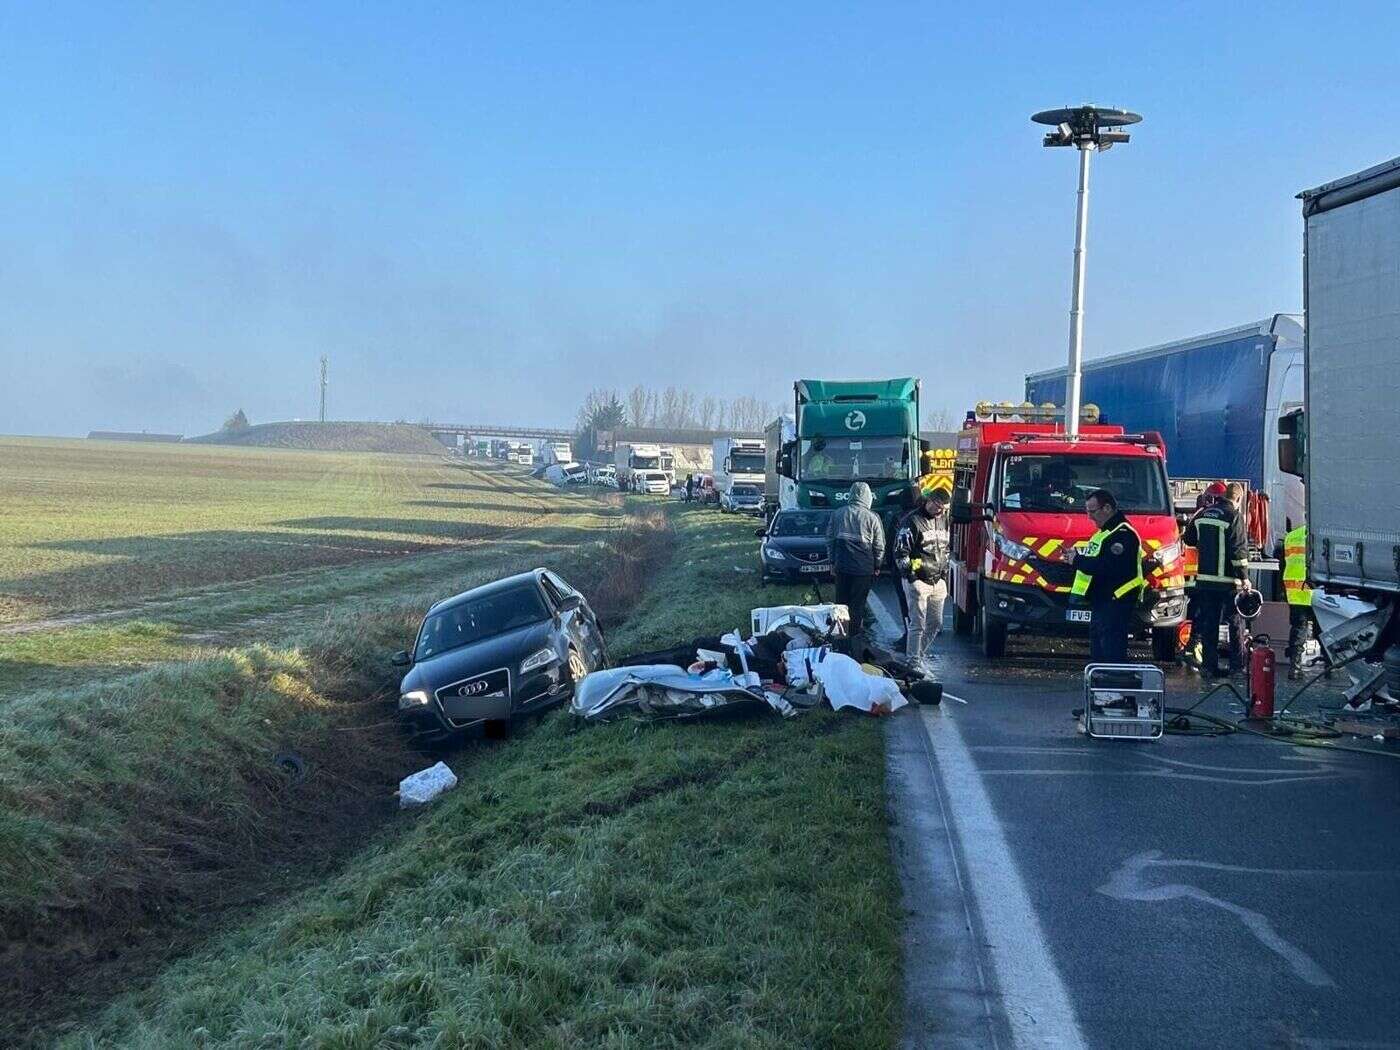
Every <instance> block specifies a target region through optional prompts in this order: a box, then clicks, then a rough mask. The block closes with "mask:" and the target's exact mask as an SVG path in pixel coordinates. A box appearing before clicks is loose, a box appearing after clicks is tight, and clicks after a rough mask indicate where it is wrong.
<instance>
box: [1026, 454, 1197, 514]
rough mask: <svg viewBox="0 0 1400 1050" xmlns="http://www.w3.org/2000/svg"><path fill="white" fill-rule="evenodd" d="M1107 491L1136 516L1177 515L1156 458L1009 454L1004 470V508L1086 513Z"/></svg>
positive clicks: (1120, 507)
mask: <svg viewBox="0 0 1400 1050" xmlns="http://www.w3.org/2000/svg"><path fill="white" fill-rule="evenodd" d="M1095 489H1107V490H1108V491H1109V492H1111V493H1113V498H1114V499H1116V500H1117V501H1118V507H1119V509H1120V510H1123V511H1124V512H1126V513H1130V514H1171V512H1172V510H1171V504H1170V502H1169V501H1168V499H1167V489H1166V483H1165V481H1164V479H1163V477H1162V466H1161V462H1160V461H1159V460H1157V459H1154V458H1152V457H1150V456H1090V455H1082V456H1081V455H1063V456H1009V457H1007V459H1006V462H1005V465H1004V466H1003V467H1002V479H1001V507H1002V509H1003V510H1025V511H1052V512H1058V513H1065V512H1075V511H1082V510H1083V509H1084V500H1085V498H1086V497H1087V496H1088V495H1089V493H1091V492H1093V491H1094V490H1095Z"/></svg>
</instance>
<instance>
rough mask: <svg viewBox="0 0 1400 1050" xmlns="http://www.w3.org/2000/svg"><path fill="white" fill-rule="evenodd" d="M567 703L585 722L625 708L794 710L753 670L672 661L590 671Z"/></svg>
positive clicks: (693, 712)
mask: <svg viewBox="0 0 1400 1050" xmlns="http://www.w3.org/2000/svg"><path fill="white" fill-rule="evenodd" d="M770 697H771V699H770ZM570 708H571V710H572V711H573V712H574V714H576V715H578V716H580V717H581V718H584V719H585V720H588V721H601V720H603V719H606V718H607V717H609V716H611V715H616V714H621V713H625V712H629V711H633V712H638V713H641V714H645V715H653V716H671V717H682V718H698V717H702V716H709V715H717V714H719V713H721V712H724V713H726V714H733V713H736V712H737V711H740V710H743V709H745V708H748V709H767V708H771V709H772V710H775V711H778V712H779V713H780V714H787V713H793V714H795V713H796V712H795V711H794V710H792V708H791V706H790V705H788V704H786V703H784V702H782V700H781V697H779V696H778V695H777V694H776V693H774V694H769V693H766V692H765V691H764V690H763V687H762V685H761V683H760V681H759V677H758V675H757V674H755V673H753V672H748V673H746V674H739V675H736V674H734V673H733V672H732V671H729V670H727V669H725V668H714V669H711V670H707V671H705V672H703V673H701V674H692V673H690V672H688V671H686V670H685V669H684V668H681V667H677V666H675V665H673V664H644V665H642V666H639V667H614V668H611V669H609V670H606V671H594V672H593V673H592V674H590V675H587V676H585V678H584V679H583V681H581V682H579V683H578V685H577V686H575V687H574V698H573V701H572V703H571V704H570Z"/></svg>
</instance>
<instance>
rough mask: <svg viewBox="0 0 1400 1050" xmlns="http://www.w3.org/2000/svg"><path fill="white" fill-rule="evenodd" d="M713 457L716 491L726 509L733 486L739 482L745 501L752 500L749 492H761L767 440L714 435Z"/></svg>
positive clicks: (712, 443) (712, 444)
mask: <svg viewBox="0 0 1400 1050" xmlns="http://www.w3.org/2000/svg"><path fill="white" fill-rule="evenodd" d="M710 448H711V452H712V454H713V457H714V479H715V491H716V493H717V494H718V496H717V498H718V499H719V501H720V506H721V508H723V509H729V501H727V500H726V497H731V496H732V495H733V492H734V486H736V485H738V486H740V490H741V492H743V493H745V502H746V503H747V502H749V501H750V497H749V495H748V493H750V492H753V493H761V492H762V491H763V483H764V474H763V472H764V463H763V453H764V442H763V439H762V438H733V437H723V438H715V439H714V441H713V442H711V446H710Z"/></svg>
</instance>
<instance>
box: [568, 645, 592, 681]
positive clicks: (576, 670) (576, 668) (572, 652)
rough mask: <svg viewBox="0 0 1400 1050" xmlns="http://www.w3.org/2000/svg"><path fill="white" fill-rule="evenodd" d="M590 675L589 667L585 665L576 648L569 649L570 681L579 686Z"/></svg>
mask: <svg viewBox="0 0 1400 1050" xmlns="http://www.w3.org/2000/svg"><path fill="white" fill-rule="evenodd" d="M587 674H588V665H587V664H586V663H584V661H583V657H582V656H581V655H579V651H578V650H577V649H574V648H572V647H571V648H570V649H569V681H571V682H572V683H573V684H574V685H578V684H579V682H581V681H583V679H584V677H585V676H586V675H587Z"/></svg>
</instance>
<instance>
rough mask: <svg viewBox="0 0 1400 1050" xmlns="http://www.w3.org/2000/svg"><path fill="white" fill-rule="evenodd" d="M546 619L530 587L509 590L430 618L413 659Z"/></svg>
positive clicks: (536, 596) (532, 588)
mask: <svg viewBox="0 0 1400 1050" xmlns="http://www.w3.org/2000/svg"><path fill="white" fill-rule="evenodd" d="M547 619H549V613H548V611H546V609H545V607H544V601H543V600H542V599H541V598H540V592H539V590H538V589H537V588H536V587H535V586H534V584H525V585H523V586H520V587H512V588H511V589H510V590H508V591H499V592H497V593H496V594H491V595H487V596H486V597H484V598H477V599H475V600H473V601H466V602H463V603H462V604H461V605H454V606H452V607H450V608H447V609H443V610H442V612H437V613H433V614H432V615H430V616H429V617H428V618H427V619H426V620H424V621H423V629H422V630H421V631H419V632H418V645H417V646H416V648H415V649H414V658H415V659H418V660H425V659H427V658H428V657H430V656H436V655H437V654H438V653H445V652H447V650H449V649H458V648H460V647H461V646H464V645H471V644H472V643H473V642H479V641H481V640H482V639H484V638H492V637H495V636H496V635H498V634H504V633H505V632H506V631H513V630H515V629H516V628H517V627H524V626H526V625H527V624H532V623H540V622H542V621H544V620H547Z"/></svg>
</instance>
